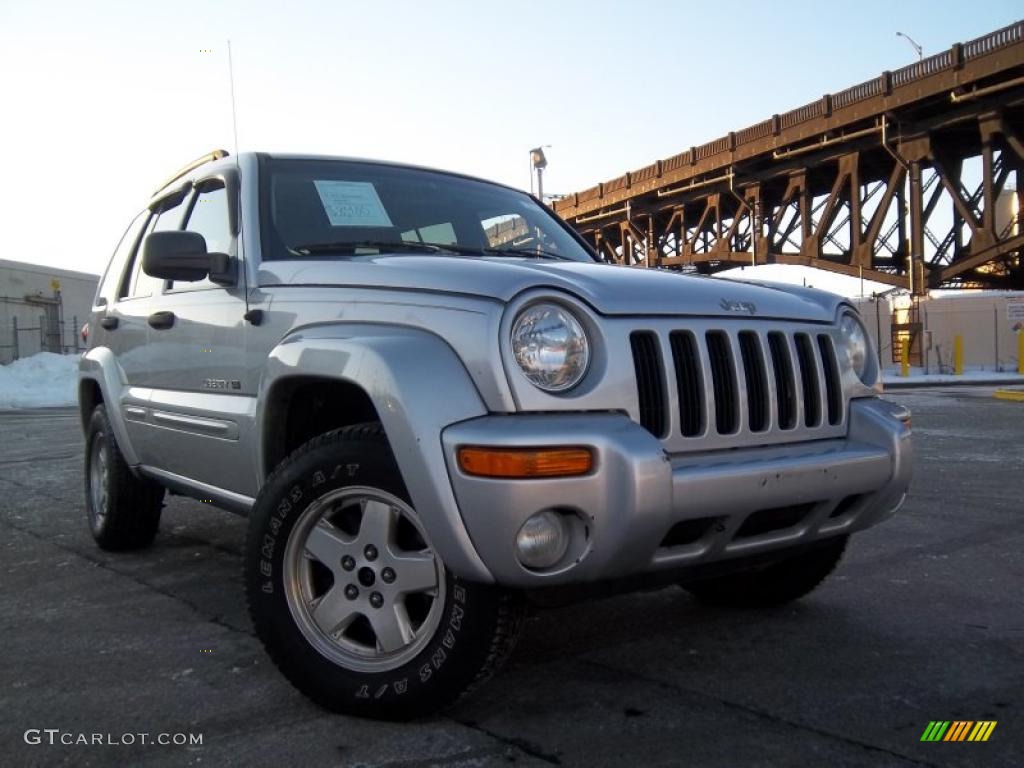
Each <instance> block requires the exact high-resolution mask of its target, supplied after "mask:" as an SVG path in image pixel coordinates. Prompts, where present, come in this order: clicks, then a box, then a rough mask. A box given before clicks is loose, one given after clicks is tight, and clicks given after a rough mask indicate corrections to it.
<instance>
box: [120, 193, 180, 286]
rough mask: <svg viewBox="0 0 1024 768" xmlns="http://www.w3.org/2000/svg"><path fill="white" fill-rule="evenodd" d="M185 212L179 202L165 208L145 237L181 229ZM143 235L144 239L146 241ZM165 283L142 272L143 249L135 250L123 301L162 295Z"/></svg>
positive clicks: (154, 217) (154, 219)
mask: <svg viewBox="0 0 1024 768" xmlns="http://www.w3.org/2000/svg"><path fill="white" fill-rule="evenodd" d="M184 212H185V206H184V205H182V202H181V201H179V202H178V203H177V204H176V205H173V206H171V207H169V208H165V209H164V210H162V211H160V212H159V213H157V214H156V215H154V216H153V217H152V218H150V220H149V224H148V225H147V226H146V232H145V235H148V234H149V233H150V232H166V231H168V230H171V229H179V228H180V226H181V217H182V214H183V213H184ZM145 235H143V239H145ZM163 285H164V281H163V280H161V279H160V278H159V277H152V276H151V275H147V274H146V273H145V272H143V271H142V247H141V243H140V247H139V248H137V249H136V250H135V257H134V259H133V261H132V271H131V275H129V276H128V279H127V280H126V281H125V282H124V283H123V284H122V286H121V296H120V297H121V298H122V299H139V298H142V297H144V296H152V295H154V294H158V293H160V291H161V290H162V289H163Z"/></svg>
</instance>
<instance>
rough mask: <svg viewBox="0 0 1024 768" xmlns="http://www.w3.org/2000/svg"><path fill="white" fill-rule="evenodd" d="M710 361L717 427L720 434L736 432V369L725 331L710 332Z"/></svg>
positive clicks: (708, 338)
mask: <svg viewBox="0 0 1024 768" xmlns="http://www.w3.org/2000/svg"><path fill="white" fill-rule="evenodd" d="M707 343H708V360H709V361H710V362H711V381H712V382H714V385H715V425H716V426H717V427H718V434H720V435H729V434H732V433H733V432H735V431H736V416H737V413H736V367H735V366H734V365H733V360H732V352H731V351H730V349H729V337H728V336H726V335H725V332H724V331H708V334H707Z"/></svg>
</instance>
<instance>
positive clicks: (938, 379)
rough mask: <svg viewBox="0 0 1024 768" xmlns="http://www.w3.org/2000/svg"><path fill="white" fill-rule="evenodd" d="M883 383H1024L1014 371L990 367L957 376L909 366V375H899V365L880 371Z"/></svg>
mask: <svg viewBox="0 0 1024 768" xmlns="http://www.w3.org/2000/svg"><path fill="white" fill-rule="evenodd" d="M882 381H883V382H884V383H885V384H900V383H903V384H971V383H978V382H985V383H986V384H988V383H992V384H999V385H1001V384H1024V376H1022V375H1021V374H1019V373H1017V372H1016V371H993V370H992V369H988V370H980V369H967V370H965V371H964V372H963V373H962V374H960V375H959V376H958V375H956V374H952V373H925V372H924V369H923V368H916V367H911V368H910V375H909V376H900V369H899V367H895V368H886V369H885V370H884V371H883V372H882Z"/></svg>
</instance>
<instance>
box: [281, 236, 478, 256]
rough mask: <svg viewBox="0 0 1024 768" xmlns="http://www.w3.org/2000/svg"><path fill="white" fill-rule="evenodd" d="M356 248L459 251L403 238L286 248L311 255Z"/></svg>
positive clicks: (303, 254) (351, 251)
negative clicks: (407, 240)
mask: <svg viewBox="0 0 1024 768" xmlns="http://www.w3.org/2000/svg"><path fill="white" fill-rule="evenodd" d="M357 248H376V249H377V250H378V251H396V252H403V251H404V252H410V251H411V252H413V253H445V252H448V253H461V252H462V251H460V250H457V249H456V247H455V246H448V245H440V244H438V243H420V242H415V241H413V242H406V241H404V240H397V241H395V240H357V241H353V240H339V241H337V242H331V243H306V244H303V245H294V246H291V247H290V248H289V249H288V250H290V251H291V252H292V253H295V254H298V255H300V256H312V255H316V254H319V253H351V254H353V255H355V252H356V249H357Z"/></svg>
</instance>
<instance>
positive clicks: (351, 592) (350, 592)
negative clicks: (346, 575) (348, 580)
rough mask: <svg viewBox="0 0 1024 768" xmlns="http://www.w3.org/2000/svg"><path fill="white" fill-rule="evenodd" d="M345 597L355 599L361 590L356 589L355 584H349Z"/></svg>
mask: <svg viewBox="0 0 1024 768" xmlns="http://www.w3.org/2000/svg"><path fill="white" fill-rule="evenodd" d="M345 597H347V598H348V599H349V600H355V599H356V598H357V597H359V590H358V589H356V585H355V584H349V585H348V586H347V587H345Z"/></svg>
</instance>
